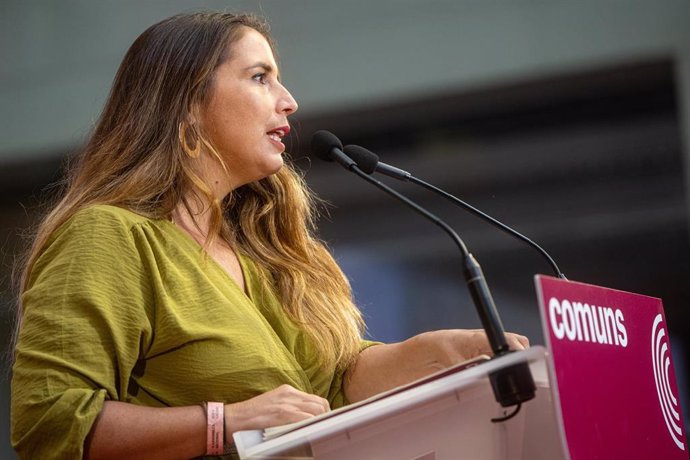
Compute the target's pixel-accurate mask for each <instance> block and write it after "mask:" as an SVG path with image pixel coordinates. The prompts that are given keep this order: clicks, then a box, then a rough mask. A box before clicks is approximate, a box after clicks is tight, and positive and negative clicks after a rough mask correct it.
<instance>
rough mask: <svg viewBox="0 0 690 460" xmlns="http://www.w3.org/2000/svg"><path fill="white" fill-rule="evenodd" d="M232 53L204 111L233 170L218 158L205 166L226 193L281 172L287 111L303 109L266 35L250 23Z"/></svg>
mask: <svg viewBox="0 0 690 460" xmlns="http://www.w3.org/2000/svg"><path fill="white" fill-rule="evenodd" d="M230 56H231V57H230V59H228V60H226V61H225V62H223V63H222V64H221V65H220V66H219V67H218V68H217V69H216V71H215V74H214V77H213V82H212V86H211V94H210V97H209V98H208V103H207V104H206V106H205V107H202V109H201V112H200V117H201V124H202V127H203V129H204V131H205V132H206V134H207V135H208V137H209V140H210V141H211V144H212V145H213V146H214V147H215V148H216V149H217V151H218V153H219V154H220V155H221V157H222V158H223V160H224V161H225V163H226V165H227V168H228V174H225V172H224V171H223V170H222V168H219V167H218V165H217V163H215V162H210V163H211V164H207V167H206V168H204V169H205V170H206V173H207V174H205V175H207V176H208V175H211V176H212V177H209V178H208V179H211V181H212V184H213V186H214V187H213V188H214V189H216V192H217V193H218V194H219V195H222V196H224V195H225V194H227V193H229V192H230V191H231V190H232V189H234V188H237V187H240V186H242V185H244V184H247V183H250V182H254V181H257V180H259V179H263V178H264V177H267V176H269V175H271V174H274V173H276V172H278V170H279V169H280V168H281V167H282V166H283V157H282V153H283V152H284V151H285V145H284V144H283V143H282V138H283V137H284V136H286V135H287V134H288V132H289V131H290V128H289V126H288V121H287V117H288V116H289V115H290V114H292V113H293V112H295V111H296V110H297V102H295V100H294V99H293V98H292V95H290V93H289V92H288V90H287V89H286V88H285V87H284V86H283V85H282V84H281V83H280V81H279V80H278V67H277V65H276V62H275V59H274V57H273V52H272V51H271V47H270V46H269V44H268V42H267V41H266V39H265V38H264V37H263V35H261V34H260V33H259V32H257V31H256V30H254V29H251V28H246V31H245V32H244V34H243V35H242V37H241V38H240V39H239V40H238V41H237V42H236V43H235V44H234V45H232V48H231V50H230ZM210 185H211V184H210ZM222 196H221V197H220V198H222Z"/></svg>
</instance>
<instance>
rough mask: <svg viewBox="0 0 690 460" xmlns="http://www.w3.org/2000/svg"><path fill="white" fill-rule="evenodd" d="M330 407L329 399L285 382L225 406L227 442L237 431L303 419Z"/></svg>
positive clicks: (230, 440)
mask: <svg viewBox="0 0 690 460" xmlns="http://www.w3.org/2000/svg"><path fill="white" fill-rule="evenodd" d="M328 410H330V406H329V404H328V401H327V400H326V399H324V398H322V397H320V396H316V395H312V394H309V393H304V392H302V391H299V390H297V389H295V388H293V387H291V386H290V385H281V386H279V387H278V388H276V389H275V390H271V391H267V392H266V393H263V394H260V395H259V396H255V397H254V398H251V399H248V400H246V401H242V402H239V403H234V404H226V405H225V411H224V413H225V428H226V432H225V437H226V442H230V443H231V442H232V433H234V432H235V431H241V430H257V429H262V428H268V427H272V426H278V425H285V424H287V423H294V422H299V421H300V420H304V419H305V418H309V417H313V416H314V415H319V414H323V413H324V412H327V411H328Z"/></svg>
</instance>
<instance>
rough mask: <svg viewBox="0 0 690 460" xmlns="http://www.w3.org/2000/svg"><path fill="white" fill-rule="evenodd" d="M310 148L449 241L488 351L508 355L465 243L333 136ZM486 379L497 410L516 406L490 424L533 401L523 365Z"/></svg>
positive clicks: (317, 136) (324, 134)
mask: <svg viewBox="0 0 690 460" xmlns="http://www.w3.org/2000/svg"><path fill="white" fill-rule="evenodd" d="M311 147H312V153H313V154H315V155H316V156H317V157H319V158H321V159H323V160H325V161H334V160H335V161H336V162H338V163H339V164H340V165H341V166H343V167H344V168H345V169H347V170H348V171H351V172H353V173H355V174H356V175H358V176H359V177H361V178H362V179H364V180H365V181H367V182H369V183H370V184H372V185H374V186H375V187H377V188H379V189H381V190H383V191H384V192H385V193H387V194H389V195H391V196H392V197H394V198H396V199H397V200H399V201H401V202H403V203H404V204H405V205H407V206H409V207H410V208H412V209H413V210H414V211H415V212H417V213H418V214H421V215H422V216H424V217H425V218H427V219H429V220H431V221H432V222H433V223H434V224H436V225H437V226H439V227H441V229H442V230H443V231H445V232H446V233H447V234H448V235H449V236H450V237H451V238H452V239H453V241H454V242H455V244H456V245H457V246H458V248H459V249H460V252H461V253H462V256H463V263H464V270H463V274H464V276H465V281H466V284H467V287H468V289H469V291H470V294H471V297H472V301H473V303H474V306H475V308H476V310H477V313H478V315H479V319H480V321H481V323H482V326H483V328H484V331H485V332H486V336H487V338H488V340H489V345H490V346H491V350H492V351H493V353H494V355H495V356H496V357H498V356H501V355H504V354H506V353H508V352H509V351H510V350H509V348H508V343H507V341H506V337H505V330H504V329H503V324H502V323H501V319H500V317H499V315H498V312H497V311H496V305H495V304H494V300H493V297H492V296H491V291H490V290H489V286H488V284H487V283H486V279H485V278H484V273H483V272H482V269H481V266H480V265H479V263H478V262H477V260H476V259H475V258H474V256H472V254H471V253H470V252H469V251H468V250H467V247H466V246H465V243H464V242H463V241H462V239H460V237H459V236H458V234H457V233H456V232H455V231H454V230H453V229H452V228H451V227H450V226H449V225H448V224H446V223H445V222H444V221H442V220H441V219H440V218H438V217H437V216H435V215H434V214H432V213H431V212H429V211H428V210H426V209H425V208H423V207H421V206H419V205H418V204H417V203H415V202H414V201H412V200H410V199H409V198H407V197H406V196H404V195H402V194H401V193H399V192H397V191H395V190H393V189H392V188H390V187H389V186H387V185H386V184H384V183H382V182H380V181H378V180H376V179H374V178H373V177H371V176H370V175H369V174H367V173H366V172H364V171H363V170H362V169H360V167H359V166H358V164H357V163H356V162H355V161H354V160H353V159H352V158H350V157H349V156H348V155H347V154H345V152H343V145H342V143H341V142H340V139H338V138H337V137H336V136H335V135H334V134H332V133H330V132H328V131H323V130H322V131H317V132H316V133H314V135H313V136H312V141H311ZM396 169H397V168H396ZM489 379H490V380H491V385H492V388H493V391H494V396H495V398H496V401H498V402H499V403H500V404H501V406H503V407H509V406H515V405H517V409H516V410H515V411H514V412H513V413H512V414H510V415H508V416H507V417H504V418H500V419H494V420H493V421H496V422H499V421H504V420H507V419H508V418H510V417H513V416H514V415H515V414H517V411H519V410H520V406H521V404H522V403H523V402H524V401H529V400H530V399H532V398H534V394H535V391H536V387H535V385H534V380H533V379H532V374H531V373H530V370H529V365H528V364H527V363H518V364H515V365H512V366H509V367H507V368H504V369H501V370H499V371H496V372H494V373H492V374H491V375H490V376H489Z"/></svg>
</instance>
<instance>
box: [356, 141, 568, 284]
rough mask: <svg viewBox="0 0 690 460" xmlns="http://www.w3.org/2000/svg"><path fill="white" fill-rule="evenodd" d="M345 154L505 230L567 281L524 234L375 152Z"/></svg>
mask: <svg viewBox="0 0 690 460" xmlns="http://www.w3.org/2000/svg"><path fill="white" fill-rule="evenodd" d="M343 150H344V153H345V154H346V155H347V156H348V157H349V158H350V159H351V160H353V161H354V162H355V163H357V166H358V167H359V168H360V169H361V170H362V171H364V172H365V173H367V174H371V173H373V172H378V173H381V174H384V175H386V176H389V177H392V178H394V179H398V180H402V181H406V182H412V183H413V184H416V185H419V186H421V187H424V188H425V189H427V190H430V191H432V192H434V193H437V194H439V195H441V196H443V197H444V198H446V199H447V200H449V201H451V202H452V203H453V204H455V205H457V206H460V207H461V208H463V209H465V210H466V211H469V212H470V213H472V214H474V215H475V216H477V217H479V218H481V219H483V220H485V221H487V222H489V223H490V224H492V225H495V226H496V227H498V228H499V229H501V230H503V231H504V232H506V233H508V234H509V235H511V236H513V237H515V238H517V239H518V240H520V241H523V242H525V243H527V244H528V245H530V246H532V247H533V248H534V249H536V250H537V251H539V253H540V254H541V255H542V256H544V258H545V259H546V261H547V262H548V264H549V265H550V266H551V269H552V270H553V271H554V273H555V274H556V276H558V277H559V278H561V279H567V278H566V277H565V275H564V274H563V272H561V269H560V268H558V265H557V264H556V262H555V261H554V260H553V258H552V257H551V256H550V255H549V253H548V252H546V250H544V249H543V248H542V247H541V246H539V245H538V244H537V243H535V242H534V241H532V240H531V239H529V238H528V237H526V236H525V235H523V234H522V233H520V232H518V231H517V230H515V229H513V228H511V227H509V226H507V225H506V224H504V223H503V222H501V221H499V220H497V219H494V218H493V217H491V216H490V215H488V214H486V213H484V212H482V211H480V210H479V209H477V208H475V207H474V206H472V205H470V204H468V203H466V202H464V201H462V200H461V199H460V198H457V197H455V196H453V195H451V194H450V193H448V192H446V191H444V190H441V189H440V188H438V187H436V186H434V185H431V184H429V183H428V182H425V181H423V180H421V179H419V178H417V177H415V176H413V175H412V174H410V173H409V172H407V171H404V170H402V169H399V168H396V167H395V166H391V165H388V164H386V163H382V162H380V161H379V157H378V155H376V154H375V153H374V152H372V151H371V150H368V149H366V148H364V147H361V146H359V145H346V146H345V148H344V149H343Z"/></svg>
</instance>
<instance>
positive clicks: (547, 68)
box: [0, 0, 690, 459]
mask: <svg viewBox="0 0 690 460" xmlns="http://www.w3.org/2000/svg"><path fill="white" fill-rule="evenodd" d="M199 9H211V10H228V11H256V12H259V13H261V14H263V15H264V16H266V17H267V18H268V19H269V21H270V22H271V24H272V31H273V34H274V37H275V38H276V41H277V43H278V50H279V55H280V63H281V67H282V75H283V81H284V83H285V84H286V86H287V87H288V88H289V89H290V90H291V92H292V93H293V95H294V96H295V98H296V99H297V100H298V101H299V103H300V110H299V112H298V113H297V114H296V115H295V117H294V118H293V126H294V128H295V129H294V133H293V135H291V139H290V142H289V149H288V150H289V151H290V152H291V154H292V157H293V158H294V160H295V162H296V164H297V165H298V166H299V167H300V168H301V169H302V170H304V171H305V174H306V178H307V181H308V183H309V184H310V186H311V187H312V188H313V189H314V190H315V191H316V192H317V193H318V194H319V195H320V196H321V197H322V198H323V199H324V200H326V201H327V202H329V203H330V204H329V205H328V206H327V207H326V209H327V210H328V213H327V214H326V213H324V215H323V217H322V219H321V220H320V232H321V236H322V237H323V238H324V239H325V240H327V241H328V242H329V245H330V246H331V247H332V249H333V251H334V252H335V254H336V257H337V258H338V260H339V261H340V263H341V264H342V266H343V268H344V269H345V271H346V273H347V274H348V276H349V277H350V279H351V281H352V285H353V289H354V291H355V295H356V300H357V301H358V304H359V305H360V306H361V308H362V309H363V311H364V313H365V316H366V318H367V322H368V325H369V334H370V336H371V337H373V338H375V339H377V340H383V341H397V340H401V339H404V338H406V337H408V336H410V335H412V334H415V333H418V332H421V331H425V330H430V329H439V328H451V327H477V326H479V320H478V318H477V315H476V313H475V311H474V308H473V307H472V304H471V301H470V299H469V296H468V294H467V292H466V290H465V288H464V282H463V278H462V273H461V269H460V266H461V264H460V262H461V259H460V257H459V254H458V252H457V249H456V247H455V245H454V244H453V243H452V241H451V240H450V239H449V238H448V237H447V236H446V235H445V234H443V233H442V232H441V231H440V230H438V228H437V227H435V226H433V225H431V224H430V223H427V222H426V221H424V220H423V219H421V218H419V217H418V216H417V215H415V214H414V213H412V212H410V211H408V210H407V209H405V208H403V207H401V206H400V205H398V204H397V203H396V202H394V201H393V200H392V199H390V198H388V197H387V196H385V195H383V194H382V193H380V192H378V191H377V190H375V189H374V188H372V187H371V186H370V185H368V184H365V183H364V182H362V181H360V180H359V179H357V178H356V177H355V176H354V175H351V174H347V173H346V172H345V171H343V170H342V169H340V168H339V167H337V166H335V165H333V164H325V163H320V162H319V160H314V161H312V160H311V159H310V157H309V140H310V138H311V135H312V133H313V132H314V131H315V130H317V129H328V130H331V131H332V132H334V133H336V134H337V135H338V136H339V137H340V138H341V139H342V140H343V142H344V143H346V144H350V143H356V144H361V145H364V146H366V147H368V148H369V149H371V150H373V151H375V152H377V153H378V154H379V156H380V157H381V158H382V161H385V162H387V163H392V164H395V165H398V166H400V167H402V168H405V169H407V170H409V171H412V172H413V173H414V174H415V175H416V176H418V177H420V178H423V179H425V180H427V181H429V182H432V183H434V184H436V185H437V186H440V187H442V188H444V189H446V190H448V191H449V192H451V193H453V194H455V195H457V196H459V197H461V198H463V199H464V200H465V201H467V202H469V203H471V204H473V205H475V206H477V207H479V208H480V209H482V210H484V211H485V212H487V213H489V214H491V215H493V216H494V217H497V218H499V219H500V220H502V221H504V222H506V223H508V224H509V225H511V226H513V227H514V228H516V229H518V230H519V231H521V232H523V233H525V234H526V235H528V236H529V237H531V238H532V239H533V240H535V241H537V242H539V243H540V244H541V245H542V246H543V247H545V248H546V249H547V250H548V251H549V252H550V254H551V255H552V256H553V257H554V259H555V260H556V261H557V262H558V264H559V266H560V268H561V270H563V272H565V274H566V275H567V276H568V278H569V279H571V280H576V281H582V282H587V283H592V284H598V285H602V286H607V287H612V288H617V289H622V290H627V291H632V292H638V293H641V294H646V295H650V296H654V297H660V298H662V299H663V302H664V305H665V309H666V320H667V325H668V327H669V329H670V332H671V340H672V348H673V352H674V360H675V368H676V374H677V376H676V377H677V379H678V383H679V386H680V388H681V400H682V401H683V403H684V416H685V420H686V421H685V426H686V429H687V427H688V425H689V423H688V414H689V412H690V411H689V409H688V394H689V392H688V387H689V385H688V367H689V366H688V361H689V356H690V313H689V310H690V309H689V308H688V307H689V304H690V276H689V275H690V245H689V236H690V234H689V232H688V216H689V213H688V212H689V205H688V203H689V200H688V190H689V188H688V172H689V171H690V166H689V165H688V164H689V161H688V159H689V152H690V150H689V146H690V2H688V1H687V0H580V1H577V2H573V1H565V0H548V1H546V0H542V1H540V0H504V1H499V0H494V1H480V0H476V1H470V0H445V1H440V0H436V1H412V0H397V1H391V0H386V1H383V0H375V1H371V0H369V1H363V0H349V1H347V2H328V1H316V0H314V1H303V0H293V1H289V2H288V1H277V0H276V1H263V2H250V1H195V2H192V1H182V0H172V1H145V2H142V1H131V0H130V1H117V2H114V1H73V0H63V1H60V2H53V1H48V0H46V1H18V0H17V1H15V0H2V1H1V2H0V248H1V249H2V258H1V259H0V262H1V266H0V270H1V271H0V281H1V282H2V284H1V288H2V294H1V297H0V339H1V341H2V347H3V350H7V348H8V347H7V345H8V343H9V337H10V331H11V327H12V322H13V319H12V318H13V309H14V304H15V296H14V292H13V290H12V283H11V271H12V267H13V264H14V260H15V257H16V255H17V254H19V253H20V251H21V250H22V248H24V247H25V245H26V243H27V240H26V239H25V236H26V235H27V233H28V232H29V231H30V229H31V225H32V223H33V222H35V220H36V218H37V216H38V212H39V211H40V209H39V207H40V204H41V203H44V202H45V201H46V200H47V199H50V197H51V196H53V194H54V193H55V189H54V188H50V187H49V184H53V183H55V182H56V181H58V180H59V179H60V178H61V175H62V168H63V166H64V162H65V160H66V158H68V157H69V156H70V155H71V154H73V153H75V152H76V151H78V150H79V148H80V146H81V145H82V143H83V142H84V139H85V137H86V136H87V135H88V134H89V132H90V129H91V127H92V123H93V122H94V121H95V119H96V117H97V116H98V114H99V111H100V109H101V107H102V105H103V102H104V100H105V98H106V96H107V94H108V91H109V87H110V84H111V82H112V79H113V77H114V74H115V71H116V69H117V66H118V64H119V61H120V60H121V59H122V57H123V55H124V53H125V51H126V50H127V48H128V47H129V45H130V44H131V43H132V41H133V40H134V39H135V38H136V37H137V36H138V35H139V34H140V33H141V32H142V31H143V30H144V29H145V28H146V27H148V26H149V25H151V24H153V23H154V22H157V21H159V20H161V19H163V18H165V17H168V16H170V15H172V14H176V13H180V12H185V11H196V10H199ZM392 185H395V186H396V187H398V188H399V190H401V191H403V192H405V193H407V194H408V195H409V196H411V197H413V198H414V199H416V200H418V201H419V202H420V203H422V204H423V205H425V206H427V207H428V208H429V209H431V210H432V211H434V212H436V213H437V214H438V215H439V216H442V217H443V218H445V219H447V221H448V222H449V223H450V224H451V225H452V226H453V227H454V228H455V229H456V230H457V231H458V232H459V233H460V235H461V236H462V237H463V239H464V240H465V242H466V243H467V245H468V246H469V248H470V249H471V251H472V252H473V253H474V254H475V256H476V257H477V258H478V259H479V261H480V262H481V264H482V266H483V268H484V272H485V275H486V277H487V280H488V282H489V284H490V286H491V288H492V291H493V294H494V298H495V300H496V304H497V306H498V308H499V310H500V313H501V315H502V318H503V322H504V324H505V326H506V329H508V330H513V331H518V332H522V333H524V334H526V335H528V336H529V337H530V338H531V340H532V343H533V344H534V343H536V344H540V343H543V335H542V329H541V323H540V318H539V311H538V306H537V302H536V294H535V290H534V281H533V275H534V274H536V273H543V274H549V275H550V274H552V272H551V271H550V267H549V266H548V265H547V264H546V263H545V262H544V260H543V259H542V258H541V257H540V256H539V255H538V254H537V253H536V251H534V250H533V249H530V248H528V247H527V246H525V245H524V244H523V243H521V242H519V241H517V240H515V239H513V238H511V237H509V236H507V235H505V234H503V233H501V232H500V231H498V230H496V229H494V228H492V227H490V226H488V225H487V224H485V223H483V222H480V221H478V220H477V219H476V218H474V217H473V216H471V215H468V214H466V213H465V212H463V211H462V210H460V209H458V208H454V207H452V206H451V205H449V204H447V203H444V202H443V201H442V200H441V199H440V198H436V197H435V196H432V195H430V194H429V193H426V192H424V191H421V190H418V189H414V188H411V187H410V186H409V185H406V184H392ZM94 345H95V346H97V344H94ZM612 364H613V363H612ZM2 370H3V372H2V375H1V377H0V458H10V459H11V458H14V454H13V453H12V450H11V448H10V444H9V423H8V418H9V371H8V370H7V359H4V360H3V368H2ZM630 377H631V378H634V376H630Z"/></svg>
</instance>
